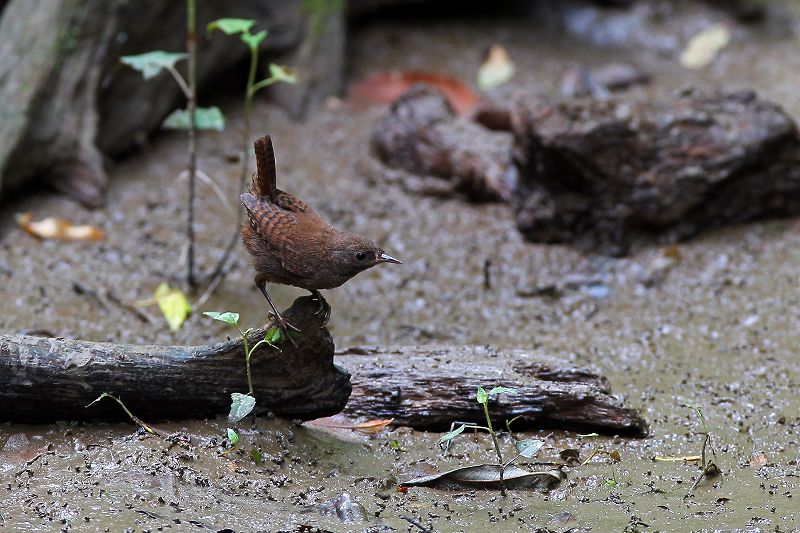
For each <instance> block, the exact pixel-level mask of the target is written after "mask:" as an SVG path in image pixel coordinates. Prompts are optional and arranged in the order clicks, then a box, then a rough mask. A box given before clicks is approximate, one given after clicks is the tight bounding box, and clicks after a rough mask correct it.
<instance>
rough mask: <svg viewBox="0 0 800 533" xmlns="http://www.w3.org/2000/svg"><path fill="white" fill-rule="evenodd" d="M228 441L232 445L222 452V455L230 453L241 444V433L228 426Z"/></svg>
mask: <svg viewBox="0 0 800 533" xmlns="http://www.w3.org/2000/svg"><path fill="white" fill-rule="evenodd" d="M228 442H230V446H229V447H228V449H227V450H225V451H224V452H222V455H228V454H229V453H231V452H232V451H233V450H235V449H236V447H237V446H238V445H239V434H238V433H237V432H236V430H235V429H231V428H228Z"/></svg>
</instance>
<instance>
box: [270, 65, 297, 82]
mask: <svg viewBox="0 0 800 533" xmlns="http://www.w3.org/2000/svg"><path fill="white" fill-rule="evenodd" d="M269 75H270V76H271V77H273V78H274V79H276V80H278V81H282V82H284V83H297V71H296V70H295V69H293V68H290V67H286V66H283V65H276V64H275V63H270V64H269Z"/></svg>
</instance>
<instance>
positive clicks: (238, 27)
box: [206, 18, 256, 35]
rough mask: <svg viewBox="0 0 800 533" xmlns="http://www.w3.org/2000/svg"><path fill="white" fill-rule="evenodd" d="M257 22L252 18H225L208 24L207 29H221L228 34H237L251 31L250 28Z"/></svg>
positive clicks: (210, 30)
mask: <svg viewBox="0 0 800 533" xmlns="http://www.w3.org/2000/svg"><path fill="white" fill-rule="evenodd" d="M255 23H256V21H255V20H251V19H233V18H224V19H217V20H215V21H212V22H210V23H209V24H208V26H207V28H206V29H207V31H209V32H212V31H214V30H220V31H221V32H223V33H225V34H227V35H235V34H237V33H250V28H252V27H253V25H254V24H255Z"/></svg>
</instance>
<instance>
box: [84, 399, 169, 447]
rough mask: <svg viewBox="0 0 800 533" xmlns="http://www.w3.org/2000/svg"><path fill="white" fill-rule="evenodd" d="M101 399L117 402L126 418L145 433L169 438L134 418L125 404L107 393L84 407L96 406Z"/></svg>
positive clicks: (139, 419) (136, 417)
mask: <svg viewBox="0 0 800 533" xmlns="http://www.w3.org/2000/svg"><path fill="white" fill-rule="evenodd" d="M103 398H111V399H112V400H114V401H115V402H117V403H118V404H119V406H120V407H122V410H123V411H125V414H126V415H128V417H129V418H130V419H131V420H133V422H134V423H135V424H138V425H139V426H140V427H141V428H142V429H143V430H145V431H146V432H148V433H150V434H151V435H155V436H157V437H168V436H169V435H168V434H167V433H166V432H164V431H161V430H160V429H157V428H155V427H153V426H151V425H149V424H145V423H144V421H143V420H142V419H141V418H139V417H138V416H136V415H135V414H133V413H132V412H130V410H129V409H128V408H127V407H126V406H125V404H124V403H122V400H120V399H119V398H117V397H116V396H113V395H111V394H109V393H107V392H104V393H103V394H101V395H100V396H98V397H97V398H95V400H94V401H93V402H92V403H90V404H89V405H87V406H86V407H91V406H93V405H94V404H96V403H97V402H99V401H100V400H102V399H103Z"/></svg>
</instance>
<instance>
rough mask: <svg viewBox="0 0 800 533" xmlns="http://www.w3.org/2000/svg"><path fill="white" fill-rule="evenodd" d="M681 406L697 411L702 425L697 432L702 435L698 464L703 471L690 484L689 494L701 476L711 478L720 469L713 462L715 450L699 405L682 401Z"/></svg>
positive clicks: (715, 456)
mask: <svg viewBox="0 0 800 533" xmlns="http://www.w3.org/2000/svg"><path fill="white" fill-rule="evenodd" d="M681 407H687V408H689V409H691V410H692V411H694V412H695V413H697V416H698V417H699V418H700V424H701V425H702V426H703V431H701V432H700V433H699V434H700V435H703V447H702V448H701V450H700V466H701V468H702V470H703V471H702V474H700V477H698V478H697V481H695V482H694V484H693V485H692V488H691V489H689V494H691V493H692V492H693V491H694V489H695V488H697V485H698V484H699V483H700V481H702V480H703V478H708V479H711V478H713V477H716V476H721V475H722V470H720V468H719V466H717V463H716V462H715V461H716V460H717V452H716V450H715V449H714V441H713V439H712V437H711V433H710V432H709V431H708V424H706V417H705V415H704V414H703V409H702V408H701V407H700V406H699V405H697V404H693V403H684V404H681ZM708 452H711V457H712V458H713V460H711V459H709V458H708Z"/></svg>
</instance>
